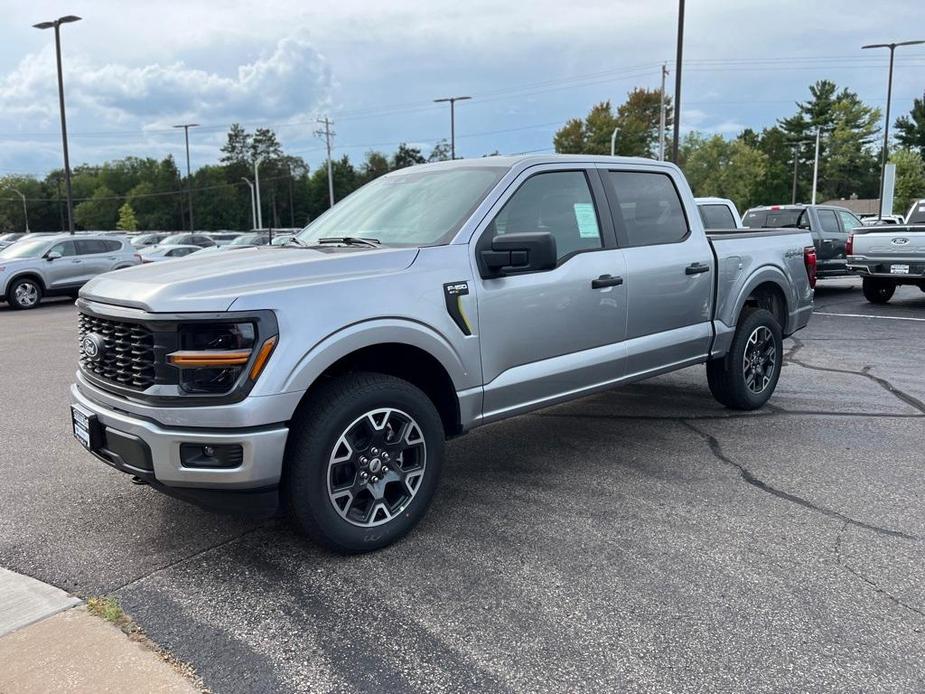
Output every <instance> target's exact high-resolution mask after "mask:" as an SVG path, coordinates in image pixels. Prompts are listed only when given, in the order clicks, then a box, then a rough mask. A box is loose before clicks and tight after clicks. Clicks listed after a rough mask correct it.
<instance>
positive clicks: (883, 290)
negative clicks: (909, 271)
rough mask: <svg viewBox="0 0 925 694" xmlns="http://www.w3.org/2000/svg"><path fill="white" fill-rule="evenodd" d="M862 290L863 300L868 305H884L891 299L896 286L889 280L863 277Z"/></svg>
mask: <svg viewBox="0 0 925 694" xmlns="http://www.w3.org/2000/svg"><path fill="white" fill-rule="evenodd" d="M862 289H863V291H864V298H865V299H867V300H868V301H869V302H870V303H872V304H885V303H886V302H888V301H889V300H890V299H892V298H893V293H894V292H895V291H896V285H895V284H894V283H893V282H891V281H890V280H884V279H880V278H879V277H865V278H864V281H863V284H862Z"/></svg>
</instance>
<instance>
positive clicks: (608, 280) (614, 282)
mask: <svg viewBox="0 0 925 694" xmlns="http://www.w3.org/2000/svg"><path fill="white" fill-rule="evenodd" d="M621 284H623V278H622V277H614V276H613V275H601V276H600V277H598V278H597V279H596V280H591V289H603V288H604V287H619V286H620V285H621Z"/></svg>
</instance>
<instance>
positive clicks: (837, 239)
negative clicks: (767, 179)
mask: <svg viewBox="0 0 925 694" xmlns="http://www.w3.org/2000/svg"><path fill="white" fill-rule="evenodd" d="M742 223H743V224H744V225H745V226H747V227H749V228H751V229H765V228H772V229H774V228H779V227H785V228H797V229H805V230H807V231H808V232H809V233H810V234H812V237H813V243H814V244H815V246H816V259H817V262H818V264H819V266H818V268H817V274H818V276H819V279H826V278H828V277H845V276H846V275H849V274H850V272H849V270H848V264H847V260H846V254H845V243H847V241H848V234H850V233H851V232H852V231H854V230H856V229H859V228H860V227H861V226H862V225H861V220H860V219H858V218H857V217H855V216H854V213H852V212H851V211H850V210H846V209H845V208H843V207H836V206H832V205H771V206H769V207H753V208H752V209H750V210H748V211H747V212H746V213H745V215H744V216H743V217H742Z"/></svg>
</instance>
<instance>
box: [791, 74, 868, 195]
mask: <svg viewBox="0 0 925 694" xmlns="http://www.w3.org/2000/svg"><path fill="white" fill-rule="evenodd" d="M809 92H810V97H811V98H810V99H809V100H807V101H803V102H797V112H796V113H795V114H794V115H793V116H790V117H789V118H784V119H781V120H780V121H779V127H780V129H781V131H783V133H784V134H785V135H786V136H787V138H788V139H789V140H790V141H791V142H793V143H798V144H799V145H800V163H801V166H804V167H805V166H811V165H812V162H813V157H814V141H813V140H814V138H815V134H816V130H817V129H819V130H820V131H821V132H822V139H821V140H820V152H819V162H820V163H819V193H820V195H821V196H822V198H823V199H826V198H847V197H850V196H851V195H852V194H856V195H858V196H859V197H876V195H877V186H876V181H877V175H876V171H877V157H876V152H874V151H872V150H871V145H872V144H873V142H874V140H875V139H876V135H877V133H878V132H879V130H880V128H879V125H878V122H879V120H880V111H879V109H876V108H871V107H869V106H867V105H865V104H864V103H863V102H862V101H861V100H860V99H859V98H858V95H857V94H855V93H854V92H852V91H850V90H848V89H842V90H841V91H839V90H838V87H837V85H836V84H835V83H834V82H832V81H830V80H820V81H818V82H816V83H815V84H813V85H811V86H810V88H809ZM804 170H805V169H804Z"/></svg>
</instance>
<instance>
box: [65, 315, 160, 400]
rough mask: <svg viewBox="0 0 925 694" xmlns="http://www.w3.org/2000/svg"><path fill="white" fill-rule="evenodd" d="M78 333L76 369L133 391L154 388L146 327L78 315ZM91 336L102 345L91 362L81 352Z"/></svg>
mask: <svg viewBox="0 0 925 694" xmlns="http://www.w3.org/2000/svg"><path fill="white" fill-rule="evenodd" d="M78 333H79V334H78V340H79V341H80V368H81V369H83V370H84V371H85V372H87V373H89V374H92V375H94V376H96V377H97V378H101V379H103V380H105V381H109V382H110V383H114V384H118V385H120V386H123V387H126V388H133V389H136V390H145V389H146V388H148V387H150V386H152V385H154V379H155V371H156V369H155V356H154V335H153V334H152V332H151V331H150V330H148V329H147V328H146V327H144V326H143V325H138V324H137V323H125V322H122V321H117V320H110V319H108V318H100V317H98V316H91V315H89V314H86V313H81V314H80V324H79V330H78ZM92 335H98V336H99V338H100V339H99V340H98V341H97V342H101V343H102V344H101V345H100V347H101V349H99V350H98V355H97V356H96V357H95V358H91V357H90V356H89V355H88V354H87V351H86V348H85V345H86V340H85V338H86V337H88V336H92ZM91 351H92V348H91Z"/></svg>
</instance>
